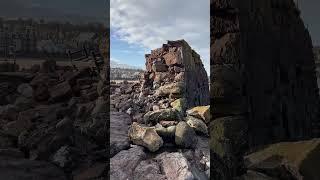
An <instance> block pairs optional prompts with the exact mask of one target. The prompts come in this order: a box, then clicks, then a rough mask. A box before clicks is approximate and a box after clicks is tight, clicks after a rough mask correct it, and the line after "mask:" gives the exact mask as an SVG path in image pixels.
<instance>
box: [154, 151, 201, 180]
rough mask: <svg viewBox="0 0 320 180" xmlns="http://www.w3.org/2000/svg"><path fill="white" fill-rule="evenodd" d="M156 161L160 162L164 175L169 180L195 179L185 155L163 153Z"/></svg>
mask: <svg viewBox="0 0 320 180" xmlns="http://www.w3.org/2000/svg"><path fill="white" fill-rule="evenodd" d="M156 159H157V160H158V161H160V164H161V169H162V171H163V174H164V175H165V176H166V177H167V179H168V180H193V179H195V177H194V176H193V174H192V172H191V167H190V165H189V163H188V161H187V159H186V158H185V157H184V156H183V154H181V153H178V152H174V153H167V152H165V153H162V154H159V155H158V156H157V157H156Z"/></svg>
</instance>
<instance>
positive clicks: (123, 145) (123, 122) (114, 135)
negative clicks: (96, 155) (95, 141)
mask: <svg viewBox="0 0 320 180" xmlns="http://www.w3.org/2000/svg"><path fill="white" fill-rule="evenodd" d="M130 124H131V118H130V116H129V115H128V114H126V113H122V112H110V155H111V157H112V156H114V155H115V154H117V153H118V152H120V151H121V150H123V149H128V148H129V146H130V143H129V138H128V130H129V125H130Z"/></svg>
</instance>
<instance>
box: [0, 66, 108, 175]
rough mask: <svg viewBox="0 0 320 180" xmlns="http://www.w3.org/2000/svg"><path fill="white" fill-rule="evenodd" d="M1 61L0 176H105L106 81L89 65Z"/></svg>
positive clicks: (106, 129)
mask: <svg viewBox="0 0 320 180" xmlns="http://www.w3.org/2000/svg"><path fill="white" fill-rule="evenodd" d="M0 66H1V67H2V69H1V72H0V80H1V81H0V89H1V90H0V102H1V103H0V104H1V106H0V158H1V160H0V161H1V162H0V166H1V168H0V169H1V170H0V177H1V178H2V179H8V180H18V179H19V180H25V179H52V180H53V179H57V180H58V179H59V180H61V179H79V180H80V179H86V178H87V177H97V178H98V177H107V164H106V162H108V155H107V153H106V152H107V149H106V145H105V143H106V142H107V140H108V138H107V137H108V136H107V134H108V133H109V130H108V127H107V126H106V124H107V120H108V109H107V108H108V105H107V103H108V101H106V100H107V98H108V97H107V96H106V94H104V93H101V92H100V93H99V94H100V97H99V94H98V84H99V83H101V81H104V80H103V79H101V78H100V77H99V76H98V75H97V74H96V72H95V71H93V70H92V69H91V68H90V67H83V68H81V69H80V70H79V71H75V70H73V69H72V68H68V67H61V66H58V65H57V64H56V62H55V61H53V60H48V61H45V62H44V63H43V64H42V65H41V66H40V68H37V69H35V68H31V69H23V70H19V69H18V68H16V69H15V71H12V68H11V67H8V66H6V67H7V68H4V66H3V65H0ZM100 86H101V85H100ZM100 88H101V87H100ZM92 172H94V175H92ZM97 173H99V174H97ZM91 175H92V176H91ZM89 179H90V178H89Z"/></svg>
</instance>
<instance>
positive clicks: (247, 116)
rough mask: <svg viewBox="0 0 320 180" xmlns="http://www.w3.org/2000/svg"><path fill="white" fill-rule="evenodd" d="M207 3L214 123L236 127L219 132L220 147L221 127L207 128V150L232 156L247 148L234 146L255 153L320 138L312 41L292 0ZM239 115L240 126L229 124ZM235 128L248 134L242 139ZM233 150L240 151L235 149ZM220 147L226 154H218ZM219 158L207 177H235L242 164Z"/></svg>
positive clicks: (213, 0)
mask: <svg viewBox="0 0 320 180" xmlns="http://www.w3.org/2000/svg"><path fill="white" fill-rule="evenodd" d="M210 6H211V18H210V21H211V22H210V24H211V27H210V31H211V59H210V62H211V65H213V66H211V75H210V77H211V84H210V85H211V88H210V89H211V92H210V93H211V103H212V104H213V107H212V112H211V113H212V118H213V122H212V123H213V125H212V126H213V127H215V126H216V125H218V123H221V125H222V126H225V129H227V128H230V129H234V128H235V129H234V132H233V133H235V134H234V135H232V133H231V132H232V131H230V132H228V133H230V134H229V135H226V134H225V133H222V134H224V136H225V138H226V140H227V141H225V142H221V141H220V142H219V141H217V140H216V137H218V136H220V135H219V133H221V132H219V129H221V127H219V128H214V129H211V133H212V134H213V135H212V137H211V150H213V152H214V153H216V152H219V151H220V153H218V154H220V155H222V154H225V155H227V156H228V157H230V158H231V159H233V158H234V157H241V156H242V155H243V153H244V149H243V148H245V146H242V145H239V146H240V147H241V148H240V147H237V145H236V144H238V142H243V143H241V144H243V145H244V144H246V142H245V141H247V143H248V147H249V148H254V147H256V146H260V145H265V144H270V143H274V142H279V141H286V140H290V141H293V140H299V139H308V138H311V137H319V133H320V131H319V130H317V129H319V124H320V123H319V117H318V116H319V108H318V106H319V94H318V92H319V91H318V88H317V83H316V77H315V73H314V69H315V63H314V58H313V54H312V42H311V38H310V35H309V33H308V31H307V30H306V28H305V27H304V23H303V21H302V19H301V18H300V12H299V10H298V9H297V7H296V4H295V3H294V1H293V0H283V1H267V0H263V1H259V2H258V1H238V0H211V1H210ZM303 79H305V80H303ZM239 116H243V120H241V121H242V123H243V125H241V124H240V122H237V121H236V120H231V119H232V118H235V119H238V118H237V117H239ZM215 118H219V119H218V120H219V121H220V122H219V121H216V120H217V119H215ZM220 118H227V119H229V120H224V121H225V122H228V123H222V119H220ZM234 123H235V124H234ZM241 127H243V128H244V127H247V128H245V129H248V135H246V136H245V137H244V136H242V132H243V131H242V130H241ZM217 129H218V131H216V132H214V131H215V130H217ZM222 129H224V128H222ZM235 131H238V132H235ZM228 133H227V134H228ZM238 133H240V134H238ZM240 137H243V140H241V139H242V138H240ZM231 142H232V143H231ZM233 143H235V144H234V145H231V144H233ZM213 144H214V145H213ZM229 146H230V147H229ZM233 146H234V147H233ZM236 147H237V148H238V149H239V150H240V151H234V150H235V149H236ZM242 147H243V148H242ZM219 149H220V150H219ZM222 149H224V150H223V151H225V150H228V152H225V153H222V154H221V152H223V151H221V150H222ZM245 149H246V148H245ZM229 150H230V151H229ZM217 156H219V155H217ZM217 156H215V155H214V156H212V158H213V161H216V162H217V163H216V164H215V165H217V166H216V167H213V168H212V169H215V170H216V171H213V173H211V175H214V176H213V177H212V178H216V179H230V178H231V177H230V176H229V177H228V174H232V176H235V175H237V173H240V171H241V170H240V169H241V165H240V164H243V163H241V161H242V160H240V159H237V158H236V159H233V160H230V162H239V166H238V167H235V166H234V165H235V164H232V163H229V162H228V161H227V160H226V159H223V158H222V159H220V161H219V160H217V159H219V157H217ZM219 168H220V169H219ZM217 169H219V170H217ZM230 169H238V170H240V171H237V172H234V171H233V170H231V172H230ZM215 174H220V175H221V176H220V177H219V176H215ZM224 175H225V176H224Z"/></svg>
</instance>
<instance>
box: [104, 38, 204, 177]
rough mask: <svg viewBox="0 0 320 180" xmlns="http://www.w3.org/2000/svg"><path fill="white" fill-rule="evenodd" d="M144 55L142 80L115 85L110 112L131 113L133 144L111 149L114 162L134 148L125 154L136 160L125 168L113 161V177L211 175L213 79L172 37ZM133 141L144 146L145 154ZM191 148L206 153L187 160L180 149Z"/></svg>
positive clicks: (185, 46)
mask: <svg viewBox="0 0 320 180" xmlns="http://www.w3.org/2000/svg"><path fill="white" fill-rule="evenodd" d="M145 57H146V71H144V72H142V73H141V77H140V79H139V82H137V81H134V82H129V81H123V82H120V83H111V87H110V90H111V96H110V110H111V111H115V112H118V113H122V114H123V115H121V116H125V114H127V116H130V117H131V123H132V124H131V126H130V127H129V131H128V137H129V140H130V143H131V148H129V150H126V149H122V150H119V152H117V154H114V153H113V154H112V158H111V161H113V159H114V158H118V155H119V156H120V155H121V156H122V155H123V156H124V155H125V154H127V153H129V152H130V153H132V152H134V154H132V155H131V156H132V157H131V158H129V157H128V158H127V156H125V158H126V160H125V161H126V164H131V163H134V164H135V165H134V166H133V165H132V166H131V165H130V167H128V168H127V169H126V171H125V172H124V170H123V169H122V168H118V167H117V165H116V164H113V163H112V164H111V169H112V170H111V174H113V175H111V177H117V179H125V178H127V177H131V176H134V177H139V179H148V177H152V178H153V177H158V178H159V179H193V178H199V177H201V178H200V179H209V173H207V172H206V171H208V169H209V166H210V163H209V162H208V161H209V159H210V156H209V153H208V152H209V147H208V146H209V138H208V127H207V126H208V124H209V122H210V116H209V115H208V114H210V112H209V108H210V106H209V99H208V98H209V85H208V83H209V82H208V76H207V74H206V71H205V69H204V67H203V64H202V62H201V60H200V56H199V55H198V54H197V53H196V52H194V51H193V50H192V49H191V47H190V46H189V45H188V44H187V43H186V42H185V41H184V40H178V41H168V43H167V44H164V45H163V46H162V48H159V49H155V50H152V51H151V54H147V55H146V56H145ZM194 72H197V73H194ZM198 106H199V107H198ZM193 108H195V110H193ZM187 112H189V113H190V114H191V115H192V116H191V115H187ZM111 114H114V112H112V113H111ZM193 116H194V117H193ZM110 121H111V124H115V123H116V122H113V121H117V118H116V117H111V119H110ZM125 127H126V125H124V127H123V128H125ZM121 129H122V128H121ZM111 136H112V134H111ZM121 137H122V138H121V139H123V141H124V142H127V141H126V138H125V137H123V136H122V135H121ZM200 137H201V138H203V140H199V139H200ZM198 140H199V142H198ZM200 143H203V146H202V145H201V146H200ZM124 144H126V143H124ZM134 145H138V146H139V147H144V148H143V149H142V150H143V156H140V151H139V153H138V152H136V149H137V148H136V147H135V146H134ZM125 147H126V148H128V146H127V144H126V146H125ZM200 147H203V148H200ZM200 149H201V150H200ZM167 151H169V152H170V153H168V152H167ZM189 151H190V153H191V154H195V152H204V151H206V152H207V153H199V154H198V155H195V156H190V158H189V159H187V158H185V157H184V156H185V155H184V154H183V153H182V152H189ZM137 161H138V162H137ZM201 162H204V163H202V164H203V165H200V164H201ZM142 165H145V166H147V167H148V170H150V171H147V170H146V169H145V167H143V166H142ZM112 166H115V167H112ZM117 168H118V170H117ZM160 170H161V171H160ZM138 173H144V174H143V175H139V174H138ZM149 179H150V178H149Z"/></svg>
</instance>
